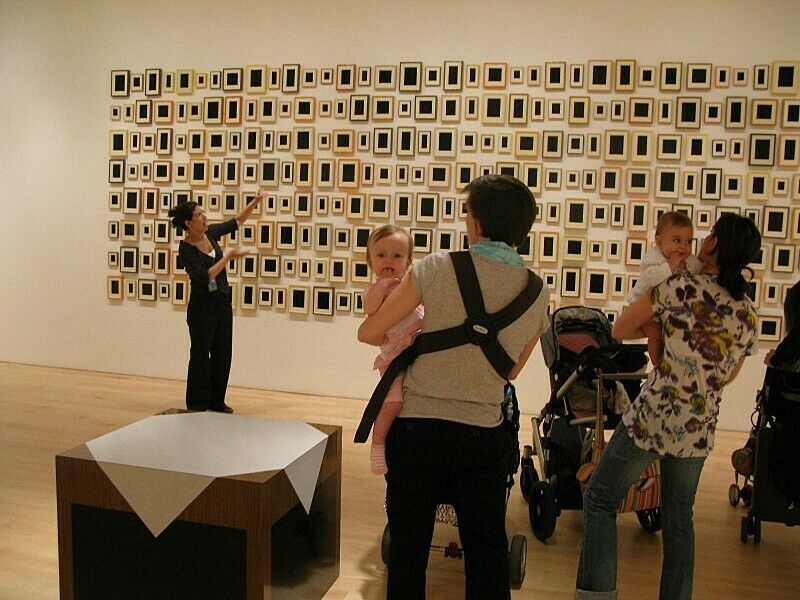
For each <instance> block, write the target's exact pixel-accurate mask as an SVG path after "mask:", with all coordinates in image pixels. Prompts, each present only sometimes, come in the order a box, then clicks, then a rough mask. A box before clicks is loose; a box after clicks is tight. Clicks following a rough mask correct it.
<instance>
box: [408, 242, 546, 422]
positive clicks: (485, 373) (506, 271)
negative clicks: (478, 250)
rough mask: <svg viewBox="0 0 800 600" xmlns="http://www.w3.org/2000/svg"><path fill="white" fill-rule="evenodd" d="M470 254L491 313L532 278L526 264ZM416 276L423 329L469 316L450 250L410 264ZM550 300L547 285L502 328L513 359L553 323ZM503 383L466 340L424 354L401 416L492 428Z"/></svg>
mask: <svg viewBox="0 0 800 600" xmlns="http://www.w3.org/2000/svg"><path fill="white" fill-rule="evenodd" d="M472 259H473V262H474V263H475V270H476V272H477V274H478V281H479V282H480V286H481V292H482V294H483V300H484V304H485V306H486V311H487V312H488V313H495V312H497V311H499V310H501V309H503V308H505V307H506V305H508V304H509V303H510V302H511V301H512V300H513V299H514V298H516V296H517V295H518V294H519V293H520V292H521V291H522V290H523V288H524V287H525V285H526V284H527V282H528V270H527V269H525V268H523V267H519V266H514V265H507V264H504V263H501V262H498V261H496V260H493V259H491V258H487V257H485V256H481V255H477V254H474V253H473V254H472ZM412 277H413V283H414V289H415V290H416V292H417V294H418V295H419V297H420V298H421V299H422V304H423V305H424V306H425V322H424V324H423V326H422V332H423V333H425V332H427V331H439V330H441V329H447V328H449V327H454V326H456V325H460V324H462V323H463V322H464V321H465V320H466V318H467V313H466V311H465V309H464V304H463V302H462V300H461V293H460V292H459V290H458V282H457V280H456V274H455V270H454V269H453V263H452V261H451V260H450V257H449V256H448V253H446V252H441V253H438V254H431V255H429V256H426V257H425V258H424V259H422V260H421V261H419V262H418V263H416V264H415V265H414V266H413V267H412ZM548 300H549V292H548V289H547V287H543V289H542V291H541V293H540V294H539V297H538V298H537V299H536V302H534V304H533V305H532V306H531V307H530V308H529V309H528V310H527V311H526V312H525V313H524V314H523V315H522V316H521V317H520V318H519V319H517V320H516V321H515V322H514V323H512V324H511V325H509V326H508V327H506V328H505V329H503V330H501V331H500V334H499V336H498V339H499V341H500V343H501V344H502V346H503V348H505V350H506V352H507V353H508V354H509V356H510V357H511V358H513V359H514V360H515V361H516V360H517V359H518V357H519V355H520V353H521V352H522V349H523V348H524V347H525V346H526V345H527V343H528V342H529V341H530V340H531V339H533V338H534V337H537V336H540V335H541V334H542V333H544V332H545V331H547V329H548V327H549V326H550V319H549V317H548V315H547V304H548ZM503 383H504V381H503V379H502V378H501V377H500V376H499V375H498V374H497V373H496V372H495V370H494V369H493V368H492V366H491V364H489V361H488V360H487V359H486V357H485V356H484V355H483V352H481V350H480V348H478V346H474V345H472V344H467V345H464V346H458V347H456V348H451V349H449V350H444V351H441V352H432V353H429V354H423V355H421V356H419V357H418V358H417V359H416V360H415V361H414V363H413V364H412V365H411V366H410V367H409V368H408V370H407V371H406V375H405V379H404V381H403V392H404V393H403V408H402V410H401V411H400V416H401V417H413V418H428V419H444V420H447V421H455V422H458V423H466V424H467V425H476V426H479V427H494V426H496V425H498V424H499V423H500V421H501V416H500V410H499V406H500V404H501V403H502V401H503Z"/></svg>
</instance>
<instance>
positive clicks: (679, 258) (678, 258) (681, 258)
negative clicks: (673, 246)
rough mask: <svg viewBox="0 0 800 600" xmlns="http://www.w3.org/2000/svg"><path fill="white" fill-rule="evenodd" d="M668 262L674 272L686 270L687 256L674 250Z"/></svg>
mask: <svg viewBox="0 0 800 600" xmlns="http://www.w3.org/2000/svg"><path fill="white" fill-rule="evenodd" d="M668 262H669V268H670V271H672V272H673V273H675V272H676V271H679V270H680V271H685V270H686V256H685V255H684V254H682V253H680V252H673V253H672V256H670V257H669V260H668Z"/></svg>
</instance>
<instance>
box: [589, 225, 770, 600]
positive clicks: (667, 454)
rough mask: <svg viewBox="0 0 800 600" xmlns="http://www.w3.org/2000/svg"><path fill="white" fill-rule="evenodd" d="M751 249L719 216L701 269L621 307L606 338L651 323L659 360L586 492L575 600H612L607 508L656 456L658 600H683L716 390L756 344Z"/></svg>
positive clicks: (613, 551) (747, 234) (612, 522)
mask: <svg viewBox="0 0 800 600" xmlns="http://www.w3.org/2000/svg"><path fill="white" fill-rule="evenodd" d="M760 247H761V235H760V234H759V232H758V230H757V229H756V226H755V225H754V224H753V222H752V221H751V220H749V219H746V218H744V217H740V216H739V215H735V214H731V213H728V214H724V215H722V216H721V217H720V218H719V220H718V221H717V222H716V224H715V225H714V229H713V231H712V232H711V234H710V235H709V236H708V237H706V238H705V240H703V242H702V247H701V251H700V253H699V255H698V258H700V260H701V261H703V263H704V266H703V268H702V269H701V270H700V271H699V272H698V273H696V274H691V273H688V272H686V271H683V272H681V273H677V274H675V275H673V276H671V277H670V278H669V279H667V280H666V281H665V282H663V283H661V284H659V285H658V286H656V287H655V288H654V289H653V290H652V292H651V293H650V294H645V295H644V296H642V297H641V298H639V300H637V301H636V302H634V303H633V304H631V305H630V306H628V307H626V308H625V309H624V310H623V311H622V314H621V315H620V316H619V318H618V319H617V322H616V323H615V324H614V329H613V332H612V333H613V335H614V337H615V338H617V339H631V338H639V337H642V334H641V326H642V325H643V324H645V323H647V322H648V321H650V320H651V319H652V318H653V317H656V318H657V319H658V320H659V321H660V322H661V326H662V330H663V340H664V357H663V358H662V360H661V361H660V362H659V363H658V365H656V367H655V368H654V369H653V370H652V371H651V372H650V374H649V376H648V378H647V380H646V381H645V382H644V384H643V385H642V389H641V393H640V394H639V396H638V397H637V398H636V399H635V400H634V401H633V402H632V403H631V405H630V407H629V408H628V410H627V411H626V412H625V413H624V414H623V416H622V420H621V421H620V424H619V425H618V426H617V429H616V430H615V431H614V433H613V435H612V436H611V440H610V442H609V443H608V446H607V447H606V449H605V451H604V452H603V454H602V456H601V457H600V462H599V463H598V465H597V468H596V469H595V471H594V473H593V474H592V477H591V479H590V480H589V484H588V486H587V487H586V491H585V494H584V508H583V512H584V527H583V547H582V549H581V557H580V562H579V565H578V575H577V586H576V587H577V590H576V594H575V597H576V598H577V599H578V600H585V599H593V600H600V599H603V600H605V599H614V598H617V526H616V509H617V506H619V504H620V502H621V501H622V500H623V499H624V498H625V496H626V494H627V492H628V489H629V488H630V486H631V485H632V484H633V483H635V482H636V481H637V480H638V478H639V475H640V474H641V473H642V471H644V469H645V468H646V467H647V466H648V465H649V464H651V463H652V462H653V461H655V460H656V459H659V458H660V459H661V474H662V475H661V511H662V519H663V532H662V535H663V544H664V554H663V563H662V569H661V592H660V598H661V600H688V599H689V598H691V597H692V586H693V573H694V525H693V522H692V510H693V506H694V500H695V493H696V491H697V485H698V482H699V480H700V473H701V471H702V469H703V464H704V462H705V459H706V457H707V455H708V454H709V452H710V451H711V449H712V448H713V446H714V432H715V430H716V425H717V415H718V412H719V402H720V400H721V392H722V389H723V388H724V386H725V385H726V384H728V383H730V382H731V381H733V379H734V378H735V377H736V375H737V374H738V373H739V370H740V369H741V366H742V363H743V362H744V358H745V356H746V355H748V354H751V353H752V352H753V349H754V346H755V333H756V312H755V309H754V308H753V304H752V302H751V301H750V299H749V298H748V297H747V296H746V294H745V290H746V286H747V282H746V280H745V278H744V276H743V275H742V271H743V270H749V269H747V264H748V263H749V262H751V261H752V260H753V259H754V257H755V256H756V254H757V253H758V250H759V248H760ZM751 273H752V272H751Z"/></svg>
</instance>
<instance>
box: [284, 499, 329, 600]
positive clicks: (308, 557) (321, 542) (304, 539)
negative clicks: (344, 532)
mask: <svg viewBox="0 0 800 600" xmlns="http://www.w3.org/2000/svg"><path fill="white" fill-rule="evenodd" d="M331 521H332V518H331V515H330V514H328V515H325V513H323V512H321V511H316V510H314V506H313V505H312V509H311V513H310V514H306V512H305V510H303V507H302V506H301V505H299V504H298V505H296V506H295V507H294V508H293V509H292V510H290V511H289V512H288V513H286V514H285V515H284V516H283V517H282V518H281V519H280V520H279V521H278V522H277V523H275V525H273V526H272V548H273V552H272V600H305V599H307V598H322V597H323V596H324V595H325V592H327V591H328V588H330V587H331V585H333V583H334V582H335V581H336V578H337V577H338V576H339V565H338V562H337V558H338V557H337V556H336V554H335V548H336V546H335V529H334V527H335V523H333V522H331Z"/></svg>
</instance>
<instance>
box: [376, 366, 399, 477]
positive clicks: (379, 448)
mask: <svg viewBox="0 0 800 600" xmlns="http://www.w3.org/2000/svg"><path fill="white" fill-rule="evenodd" d="M402 407H403V374H402V373H401V374H400V375H398V376H397V377H396V378H395V380H394V383H392V387H390V388H389V392H388V393H387V394H386V399H385V400H384V401H383V406H381V410H380V412H378V416H377V417H376V418H375V425H374V426H373V428H372V446H371V447H370V452H369V462H370V468H371V469H372V472H373V473H375V474H376V475H385V474H386V473H387V472H388V469H387V468H386V436H387V435H388V433H389V428H390V427H391V426H392V422H394V419H395V417H397V414H398V413H399V412H400V409H401V408H402Z"/></svg>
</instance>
